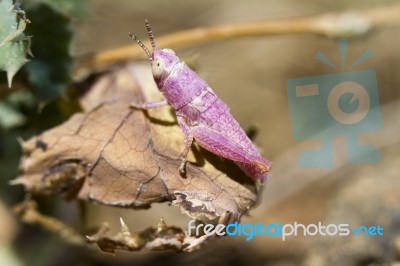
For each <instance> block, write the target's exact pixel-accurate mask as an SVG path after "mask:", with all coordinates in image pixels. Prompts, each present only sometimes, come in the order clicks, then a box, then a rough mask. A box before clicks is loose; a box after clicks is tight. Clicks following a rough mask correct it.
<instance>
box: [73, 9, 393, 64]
mask: <svg viewBox="0 0 400 266" xmlns="http://www.w3.org/2000/svg"><path fill="white" fill-rule="evenodd" d="M396 24H400V5H399V4H397V5H393V6H388V7H383V8H375V9H372V10H365V11H357V12H356V11H354V12H350V11H346V12H341V13H328V14H324V15H319V16H314V17H306V18H289V19H281V20H268V21H262V22H251V23H243V24H231V25H223V26H215V27H208V28H206V27H205V28H195V29H189V30H184V31H179V32H176V33H172V34H168V35H165V36H162V37H159V38H158V39H157V43H158V46H159V47H168V48H182V47H189V46H193V45H200V44H204V43H209V42H216V41H222V40H229V39H233V38H240V37H252V36H268V35H285V34H320V35H323V36H328V37H352V36H359V35H363V34H365V33H366V32H368V31H370V30H372V29H373V28H376V27H382V26H390V25H396ZM145 44H146V45H149V42H146V43H145ZM135 58H145V54H144V53H143V50H142V49H141V48H140V47H139V46H138V45H136V44H132V45H128V46H124V47H120V48H117V49H113V50H108V51H104V52H100V53H97V54H93V55H90V56H86V57H83V58H81V60H79V61H78V64H77V66H76V70H79V69H82V68H92V67H98V66H101V65H106V64H113V63H117V62H123V61H127V60H131V59H135Z"/></svg>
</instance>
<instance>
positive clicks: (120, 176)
mask: <svg viewBox="0 0 400 266" xmlns="http://www.w3.org/2000/svg"><path fill="white" fill-rule="evenodd" d="M157 97H159V94H158V91H157V89H156V87H155V84H154V82H153V81H152V78H151V76H150V71H149V70H148V69H147V68H146V67H143V66H141V65H129V66H126V67H124V68H121V69H118V70H116V71H114V72H112V73H109V74H106V75H105V76H103V77H101V78H100V79H99V80H98V81H97V83H95V84H94V86H93V87H92V88H91V89H90V91H89V92H88V93H87V94H86V95H85V96H84V97H83V99H82V101H81V103H82V107H83V110H84V113H79V114H76V115H74V116H73V117H71V118H70V119H69V120H68V121H66V122H65V123H64V124H62V125H60V126H58V127H56V128H53V129H50V130H48V131H46V132H44V133H43V134H41V135H40V136H37V137H34V138H32V139H30V140H28V141H24V142H22V148H23V156H22V159H21V162H20V170H21V175H20V176H19V177H18V178H17V179H16V180H14V181H12V183H13V184H22V185H24V186H25V188H26V190H27V192H29V193H32V194H35V193H38V194H47V195H49V194H59V193H63V194H64V195H65V196H66V197H67V198H69V199H73V198H76V199H79V200H83V201H94V202H98V203H102V204H106V205H112V206H120V207H130V208H147V207H150V205H151V204H152V203H154V202H165V201H167V202H172V204H173V205H176V206H178V207H180V209H181V210H182V212H184V213H186V214H187V215H188V216H189V217H191V218H195V219H199V220H202V219H205V218H206V219H221V217H224V222H232V221H238V220H239V219H240V217H241V216H242V215H243V214H244V213H246V212H247V211H248V210H249V209H250V208H251V207H252V206H253V205H254V203H255V202H256V200H257V192H258V188H257V187H256V184H255V183H253V182H252V180H250V179H249V178H248V177H246V176H245V175H244V174H243V173H242V172H241V171H240V169H239V168H236V166H234V164H233V163H230V162H228V161H223V160H221V159H219V158H218V157H217V156H215V155H212V154H210V153H207V152H205V151H204V150H202V149H200V148H196V147H195V148H193V149H192V151H191V153H190V154H189V163H188V164H187V168H186V175H185V176H181V175H180V174H179V171H178V167H179V165H180V159H179V158H180V155H181V153H182V151H183V148H184V136H183V134H182V132H181V129H180V128H179V127H178V126H177V124H176V121H175V116H174V114H173V112H172V110H171V109H170V108H168V107H166V108H159V109H154V110H150V111H142V110H136V109H131V108H129V103H131V102H144V101H150V100H156V99H155V98H157ZM226 214H229V215H226ZM227 217H228V218H227ZM149 230H150V231H149V232H153V233H151V235H152V238H151V239H153V240H151V241H152V242H151V243H154V241H156V240H157V241H161V240H160V238H161V239H164V240H165V241H167V242H168V241H169V240H168V239H169V238H170V236H171V234H174V235H175V236H177V235H181V234H183V231H182V230H181V229H179V230H181V231H179V230H178V229H173V228H172V227H171V228H170V229H168V230H167V231H166V232H167V233H165V232H164V231H162V232H163V233H162V232H158V231H157V232H158V233H154V232H156V231H151V230H153V229H149ZM146 232H147V231H146ZM146 232H142V233H140V234H149V232H147V233H146ZM140 234H139V235H140ZM122 235H124V234H122ZM119 238H120V236H116V237H114V238H113V237H111V238H107V240H105V239H104V236H101V237H100V236H98V235H96V236H93V237H91V238H89V239H91V241H92V242H97V243H98V244H99V243H100V242H102V243H107V245H106V246H107V247H106V248H104V249H109V248H110V247H109V245H112V244H110V243H114V244H115V248H118V247H121V246H123V245H122V244H121V243H119V241H117V240H116V239H119ZM180 238H181V236H179V237H177V238H176V239H180ZM149 239H150V238H149ZM149 239H147V238H146V241H150V240H149ZM124 241H125V240H124ZM200 242H201V241H200ZM146 243H147V244H150V242H146ZM181 243H183V242H182V241H181ZM99 245H100V244H99ZM169 245H170V244H169ZM170 247H171V249H173V250H180V249H182V246H180V247H179V248H176V246H174V245H172V244H171V245H170ZM124 249H129V250H135V248H124ZM155 249H157V248H155ZM189 250H191V249H189Z"/></svg>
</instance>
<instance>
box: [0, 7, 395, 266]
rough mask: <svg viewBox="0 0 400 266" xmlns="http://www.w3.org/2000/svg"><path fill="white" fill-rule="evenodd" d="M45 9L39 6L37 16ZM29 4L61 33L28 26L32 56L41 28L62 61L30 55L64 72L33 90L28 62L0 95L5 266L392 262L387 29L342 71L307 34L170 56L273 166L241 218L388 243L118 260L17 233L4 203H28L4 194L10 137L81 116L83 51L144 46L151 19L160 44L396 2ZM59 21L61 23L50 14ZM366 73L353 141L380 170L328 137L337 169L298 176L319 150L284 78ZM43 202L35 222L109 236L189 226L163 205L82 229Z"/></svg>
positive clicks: (305, 240) (262, 247)
mask: <svg viewBox="0 0 400 266" xmlns="http://www.w3.org/2000/svg"><path fill="white" fill-rule="evenodd" d="M43 3H44V4H43ZM39 4H42V5H46V7H38V6H37V5H39ZM24 5H25V6H26V8H27V9H26V10H27V13H28V18H29V19H31V20H32V21H35V19H36V21H39V20H41V19H43V20H44V22H43V23H48V22H46V19H51V20H48V21H52V22H51V24H53V26H55V25H57V28H56V29H54V28H52V29H49V30H48V31H46V30H43V29H44V28H45V27H42V28H41V29H42V30H43V31H40V29H36V28H34V26H32V29H29V27H30V25H28V27H27V32H26V34H27V35H34V38H33V39H32V45H33V47H32V48H35V39H36V37H35V34H36V36H37V35H38V34H40V33H43V34H47V37H46V38H47V39H44V40H43V42H44V43H46V44H49V46H51V44H57V43H59V42H65V43H63V44H61V45H59V46H61V47H60V48H59V50H58V52H59V53H60V54H59V56H60V58H63V60H64V61H63V62H62V63H59V62H52V61H53V59H51V58H49V55H47V54H46V52H42V51H40V49H39V48H38V50H37V52H36V53H35V50H34V49H33V54H34V55H35V58H43V62H52V63H54V65H52V66H53V67H56V66H59V67H60V68H61V69H62V71H64V72H65V73H64V72H63V73H62V74H60V73H58V74H60V75H59V76H60V77H57V78H55V79H53V80H52V83H51V84H50V85H47V87H46V88H45V89H41V86H42V84H40V82H39V83H35V82H36V81H35V78H34V77H38V76H39V75H41V74H43V73H42V72H40V71H39V72H34V71H33V70H32V69H36V71H37V69H39V68H40V67H41V65H40V64H39V65H38V64H34V65H29V64H30V63H28V64H27V65H26V66H24V68H23V69H22V70H21V71H20V72H19V73H18V74H17V76H16V77H15V79H14V81H13V82H14V84H15V88H14V89H11V90H9V89H8V88H7V85H6V78H5V74H4V72H1V84H2V85H1V91H0V96H1V101H2V103H4V104H5V105H6V106H8V107H7V108H5V109H6V111H3V109H4V108H2V109H0V112H3V114H1V115H0V117H1V118H2V119H3V120H1V119H0V120H1V121H4V119H5V118H4V117H8V118H9V117H10V116H11V117H14V118H13V119H14V120H13V119H11V122H10V123H4V122H2V123H1V126H2V128H1V129H0V135H1V140H0V171H1V172H0V173H1V174H0V213H1V214H0V217H1V218H0V264H1V265H132V264H135V265H146V264H156V263H161V262H162V263H164V264H167V265H173V264H177V263H185V264H187V265H209V264H210V265H214V264H219V265H228V264H232V263H235V264H238V265H239V264H248V265H253V264H257V265H397V264H396V263H398V264H399V265H400V207H399V206H400V193H399V191H400V166H399V165H398V162H399V160H400V149H399V148H400V137H399V134H398V132H399V131H400V120H399V117H400V116H399V115H400V101H399V98H400V90H399V86H400V75H398V73H399V71H400V53H399V47H400V34H399V27H398V26H385V25H383V26H381V27H377V28H375V29H374V30H372V31H370V32H368V33H367V34H364V35H362V36H357V37H353V38H349V39H348V47H347V56H346V62H349V63H348V64H347V65H345V67H343V68H341V64H340V62H341V61H340V60H341V57H340V56H341V55H340V50H339V45H338V39H335V38H328V37H325V36H320V35H316V34H311V33H310V34H300V35H294V34H287V35H275V36H257V37H246V38H237V39H232V40H228V41H220V42H211V43H207V44H202V45H193V46H191V47H188V48H183V49H177V50H176V52H177V53H178V55H179V56H180V57H181V58H189V59H190V61H191V62H194V63H193V64H195V66H196V71H197V72H198V74H199V75H200V76H201V77H202V78H204V79H205V80H206V81H207V82H208V84H209V85H210V87H212V88H213V89H214V91H215V92H216V93H217V94H218V96H219V97H220V98H221V99H223V100H224V101H225V102H226V103H227V104H228V105H229V106H230V108H231V112H232V114H233V115H234V116H235V117H236V119H237V120H238V121H239V122H240V124H241V126H242V127H243V128H244V129H247V130H248V129H255V130H256V134H255V137H254V142H255V143H256V145H257V146H258V147H259V148H260V150H261V152H262V154H263V155H265V157H267V158H268V159H270V160H271V161H272V162H273V171H272V175H271V178H270V179H269V181H268V182H267V184H266V185H265V187H264V190H263V192H262V196H261V199H260V202H259V204H258V206H256V207H255V208H254V209H252V210H251V211H250V212H249V214H248V215H247V216H245V217H243V218H242V223H257V222H258V221H261V222H262V223H265V224H267V223H276V222H282V223H294V222H299V223H304V224H311V223H313V224H318V222H320V221H321V222H323V223H324V224H332V223H336V224H340V223H348V224H350V225H351V226H354V227H357V226H361V225H365V226H372V225H380V226H382V227H383V228H384V235H383V236H375V237H373V236H348V237H327V236H326V237H322V236H313V237H312V236H308V237H306V236H297V237H291V238H289V239H287V240H286V241H282V240H281V239H280V238H274V237H260V236H258V237H255V238H254V239H253V240H251V241H246V240H245V238H244V237H225V238H221V239H215V240H213V241H212V242H210V243H209V244H208V245H207V246H205V247H204V248H203V249H201V250H199V251H196V252H193V253H190V254H182V253H179V254H175V253H173V252H151V253H150V252H148V253H128V252H118V253H117V255H116V256H110V255H108V254H102V253H101V252H100V251H98V250H97V249H96V248H93V247H92V248H89V247H88V248H82V247H80V246H74V245H70V244H67V243H65V242H64V241H63V240H62V239H60V238H58V237H57V236H54V235H52V234H50V233H48V232H46V231H45V230H43V229H41V228H40V227H38V226H34V225H26V224H22V223H21V222H20V221H19V220H18V218H16V217H15V216H14V215H13V214H12V213H11V208H12V206H13V205H14V204H16V203H18V202H20V201H22V200H23V198H24V192H23V189H22V188H21V187H11V186H9V185H8V182H9V181H10V180H12V179H14V178H15V177H16V176H18V162H19V158H20V153H21V151H20V147H19V144H18V141H17V139H18V138H23V139H27V138H29V137H30V136H33V135H36V134H39V133H40V132H42V131H43V130H46V129H48V128H51V127H53V126H55V125H58V124H60V123H62V122H63V121H65V120H66V119H68V117H69V116H70V115H71V114H72V113H74V112H77V111H79V107H77V104H76V99H77V95H79V88H80V87H79V86H77V85H76V83H73V81H74V80H73V77H74V76H73V75H72V74H71V72H72V67H73V62H75V63H76V60H78V59H79V58H82V57H84V56H87V55H88V54H94V53H99V52H103V51H106V50H112V49H115V48H118V47H120V46H125V45H132V40H131V39H130V38H129V36H128V35H127V32H132V33H134V34H135V35H137V36H138V37H139V38H140V39H142V40H147V34H146V30H145V26H144V20H145V19H148V20H150V21H151V23H152V27H153V32H154V35H155V37H156V40H157V37H158V36H162V35H165V34H168V33H173V32H176V31H180V30H185V29H190V28H195V27H209V26H216V25H225V24H234V23H245V22H252V21H262V20H267V19H268V20H273V19H282V18H292V17H305V16H318V15H322V14H325V13H331V12H347V11H351V12H353V11H363V10H374V9H379V8H385V7H389V9H390V6H397V8H398V6H399V1H389V0H380V1H375V0H368V1H366V0H362V1H361V0H356V1H344V0H343V1H342V0H339V1H320V0H318V1H317V0H308V1H306V0H302V1H295V0H284V1H255V0H254V1H237V0H231V1H211V0H205V1H178V0H173V1H161V0H154V1H146V2H144V1H122V0H117V1H104V0H97V1H93V0H89V1H62V0H57V1H56V0H47V1H26V2H25V1H22V7H23V8H24ZM38 11H39V12H38ZM29 12H32V13H31V15H30V13H29ZM60 13H61V14H62V16H61V18H59V17H58V16H59V14H60ZM399 21H400V13H399ZM35 30H37V31H35ZM69 41H71V43H70V44H69ZM133 45H134V44H133ZM64 46H65V47H64ZM63 47H64V48H65V49H64V48H63ZM171 48H173V47H171ZM64 50H65V51H66V52H65V53H63V51H64ZM367 50H371V51H372V54H373V55H372V57H370V58H368V59H366V60H365V61H363V62H362V63H361V64H359V65H357V66H355V67H352V68H351V67H350V66H351V63H350V62H355V61H356V60H357V59H358V58H359V57H360V56H361V55H362V54H363V53H364V52H365V51H367ZM318 51H320V52H322V53H323V54H325V55H326V57H328V58H329V59H330V60H331V61H332V62H333V63H335V64H336V65H337V66H338V67H337V68H336V69H335V68H332V67H330V66H328V65H326V64H323V63H321V62H320V61H318V60H316V59H315V55H316V53H317V52H318ZM68 54H69V55H68ZM41 56H42V57H41ZM35 58H33V59H32V61H34V60H35ZM46 60H47V61H46ZM144 62H145V63H147V62H146V61H144ZM57 64H60V65H57ZM58 69H59V68H56V70H57V71H56V72H58ZM364 69H373V70H375V72H376V80H377V87H378V94H379V103H380V118H381V124H382V127H381V129H380V130H378V131H374V132H365V133H363V134H359V136H358V137H359V141H360V142H361V143H366V144H370V145H372V146H374V147H376V148H378V149H379V151H380V153H381V159H380V160H379V161H378V162H376V163H366V164H350V163H348V160H347V155H346V154H347V153H346V147H347V146H346V145H347V144H346V136H345V135H340V134H338V135H337V136H335V137H334V138H333V139H332V141H333V149H332V154H333V166H332V167H330V168H301V167H300V166H299V156H300V155H301V154H302V152H304V151H305V150H310V149H316V148H318V147H319V145H320V142H319V141H320V139H318V138H316V139H310V140H307V141H296V140H295V139H294V137H293V134H292V130H293V128H292V127H291V121H290V111H289V110H290V109H289V104H288V95H287V93H286V81H287V80H289V79H293V78H300V77H309V76H319V75H323V74H335V73H340V72H349V71H359V70H364ZM50 72H51V71H50ZM68 73H69V74H68ZM53 76H54V75H53ZM30 83H34V84H33V85H32V87H29V86H28V85H27V84H30ZM71 84H74V86H73V85H71ZM72 87H73V89H71V88H72ZM54 88H56V89H54ZM44 103H45V104H44ZM10 112H11V113H10ZM7 121H8V120H7ZM38 200H39V202H40V203H41V211H42V212H43V213H45V214H52V215H54V216H56V217H59V218H60V219H62V220H63V221H65V222H67V223H69V224H71V225H74V226H75V227H77V228H81V229H82V228H88V227H90V226H91V225H92V224H99V223H102V222H103V221H107V222H109V223H110V224H111V226H112V227H114V228H117V227H118V222H119V217H123V218H124V220H125V222H126V223H127V224H128V225H129V226H130V228H131V229H132V230H140V229H143V228H145V227H147V226H149V225H155V224H156V223H157V222H158V220H159V218H160V216H161V215H160V214H162V216H163V217H164V219H165V220H166V222H167V224H177V225H181V226H185V223H186V222H187V220H188V218H187V217H185V216H184V215H182V214H180V212H179V210H177V209H175V208H174V207H171V206H168V205H167V204H157V205H154V206H153V207H152V209H150V210H140V211H137V210H123V209H115V208H110V207H104V206H91V207H90V210H88V212H87V215H88V217H89V218H87V219H85V220H86V221H89V222H88V224H85V225H82V224H81V217H80V216H79V206H78V204H77V203H76V202H70V203H65V202H63V201H62V200H60V199H57V198H51V199H46V198H40V199H38Z"/></svg>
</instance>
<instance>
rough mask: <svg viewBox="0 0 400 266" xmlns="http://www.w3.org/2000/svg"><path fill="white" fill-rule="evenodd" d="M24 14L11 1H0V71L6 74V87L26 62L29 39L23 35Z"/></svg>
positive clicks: (24, 25) (28, 52)
mask: <svg viewBox="0 0 400 266" xmlns="http://www.w3.org/2000/svg"><path fill="white" fill-rule="evenodd" d="M21 14H24V12H23V11H22V10H20V9H19V7H17V6H15V5H13V3H12V1H11V0H0V70H3V71H6V72H7V80H8V86H9V87H11V83H12V79H13V77H14V75H15V74H16V73H17V72H18V70H19V69H20V68H21V67H22V66H23V65H24V64H25V63H26V62H28V59H26V55H27V54H30V37H27V36H25V34H24V33H23V32H24V30H25V28H26V20H24V19H23V18H21Z"/></svg>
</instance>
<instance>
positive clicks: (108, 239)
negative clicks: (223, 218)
mask: <svg viewBox="0 0 400 266" xmlns="http://www.w3.org/2000/svg"><path fill="white" fill-rule="evenodd" d="M120 221H121V230H120V232H119V233H117V234H116V235H111V234H110V232H109V228H108V225H107V224H103V226H102V227H101V229H100V230H99V232H98V233H97V234H95V235H93V236H87V240H88V241H89V242H90V243H96V244H97V246H98V247H99V248H100V249H101V250H102V251H104V252H108V253H114V252H115V250H116V249H121V250H128V251H138V250H142V251H149V250H150V251H162V250H173V251H176V252H180V251H186V252H190V251H193V250H196V249H198V248H199V247H200V246H201V244H204V243H205V242H206V241H207V240H208V239H210V238H211V236H205V235H204V236H201V237H199V238H196V237H191V236H189V235H187V234H186V232H185V231H184V230H183V229H182V228H179V227H176V226H167V225H166V224H165V222H164V220H163V219H162V218H161V220H160V222H159V223H158V225H157V227H149V228H147V229H145V230H143V231H141V232H138V233H131V232H130V231H129V228H128V226H127V225H126V224H125V223H124V221H123V220H122V218H120Z"/></svg>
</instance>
